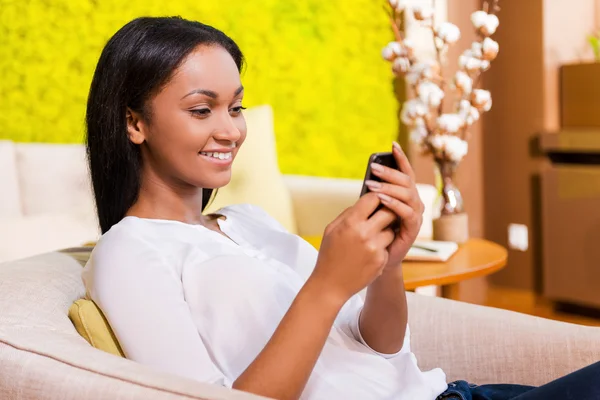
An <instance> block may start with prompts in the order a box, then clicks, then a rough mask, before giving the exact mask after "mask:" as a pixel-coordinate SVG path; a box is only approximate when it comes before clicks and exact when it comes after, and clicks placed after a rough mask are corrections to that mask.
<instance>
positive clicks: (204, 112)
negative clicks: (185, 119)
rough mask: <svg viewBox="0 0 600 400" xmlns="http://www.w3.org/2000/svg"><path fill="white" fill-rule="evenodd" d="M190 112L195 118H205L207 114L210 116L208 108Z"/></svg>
mask: <svg viewBox="0 0 600 400" xmlns="http://www.w3.org/2000/svg"><path fill="white" fill-rule="evenodd" d="M190 112H191V113H192V114H194V115H196V116H200V117H206V116H207V115H208V114H210V109H209V108H199V109H197V110H190Z"/></svg>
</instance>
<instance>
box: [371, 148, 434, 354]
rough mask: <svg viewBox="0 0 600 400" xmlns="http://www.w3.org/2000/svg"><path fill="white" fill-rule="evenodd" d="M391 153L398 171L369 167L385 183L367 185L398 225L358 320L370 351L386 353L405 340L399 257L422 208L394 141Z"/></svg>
mask: <svg viewBox="0 0 600 400" xmlns="http://www.w3.org/2000/svg"><path fill="white" fill-rule="evenodd" d="M393 154H394V157H395V159H396V162H397V163H398V166H399V167H400V170H399V171H398V170H395V169H392V168H388V167H383V166H380V167H379V168H372V169H373V172H374V173H375V174H376V175H377V176H378V177H379V178H381V180H382V181H383V182H384V183H377V182H370V183H369V188H370V189H371V190H372V191H373V192H376V193H378V194H379V196H380V198H381V202H382V203H383V204H384V205H385V206H386V208H387V210H388V211H389V212H393V213H394V214H395V215H396V216H397V217H398V218H399V221H400V222H401V225H400V229H399V230H398V231H397V232H396V237H395V239H394V241H393V242H392V244H391V245H390V247H389V248H388V251H389V259H388V261H387V265H386V267H385V268H384V272H383V274H382V275H381V276H380V277H379V278H378V279H376V280H375V281H374V282H373V283H371V285H369V288H368V289H367V298H366V301H365V306H364V308H363V311H362V313H361V316H360V323H359V327H360V328H359V329H360V332H361V335H362V337H363V339H364V340H365V342H367V344H368V345H369V346H370V347H371V348H372V349H373V350H376V351H378V352H380V353H387V354H392V353H396V352H398V351H400V349H401V348H402V344H403V343H404V336H405V334H406V323H407V319H408V310H407V307H406V293H405V292H404V282H403V276H402V260H403V259H404V257H405V256H406V254H407V253H408V251H409V250H410V247H411V246H412V244H413V243H414V241H415V239H416V238H417V235H418V233H419V229H420V228H421V224H422V222H423V210H424V205H423V202H422V201H421V198H420V197H419V192H418V190H417V186H416V183H415V173H414V171H413V169H412V167H411V165H410V163H409V161H408V158H407V157H406V154H404V152H403V151H402V149H401V148H400V146H399V145H398V143H396V142H394V146H393ZM401 171H402V172H401Z"/></svg>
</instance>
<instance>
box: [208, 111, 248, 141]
mask: <svg viewBox="0 0 600 400" xmlns="http://www.w3.org/2000/svg"><path fill="white" fill-rule="evenodd" d="M218 124H219V125H218V126H217V127H215V130H214V134H213V137H214V139H215V140H219V141H228V142H231V143H235V142H237V141H238V140H240V138H241V136H242V133H241V132H240V130H239V128H238V127H237V125H236V123H235V120H234V118H233V117H232V116H231V115H229V113H226V114H225V115H223V117H221V118H219V122H218Z"/></svg>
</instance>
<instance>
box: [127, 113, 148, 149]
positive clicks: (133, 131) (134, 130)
mask: <svg viewBox="0 0 600 400" xmlns="http://www.w3.org/2000/svg"><path fill="white" fill-rule="evenodd" d="M126 118H127V136H129V140H130V141H131V142H132V143H135V144H142V143H144V141H145V140H146V129H145V128H146V127H145V125H144V121H143V119H142V116H141V115H140V114H138V113H137V112H135V111H133V110H131V109H130V108H129V107H127V114H126Z"/></svg>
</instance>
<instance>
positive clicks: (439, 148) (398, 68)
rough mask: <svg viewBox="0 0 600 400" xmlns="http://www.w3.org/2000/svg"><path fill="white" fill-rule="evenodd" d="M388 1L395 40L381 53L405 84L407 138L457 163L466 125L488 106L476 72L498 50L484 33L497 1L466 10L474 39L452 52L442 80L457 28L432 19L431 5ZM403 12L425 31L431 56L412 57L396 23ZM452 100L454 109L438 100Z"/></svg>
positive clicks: (492, 28)
mask: <svg viewBox="0 0 600 400" xmlns="http://www.w3.org/2000/svg"><path fill="white" fill-rule="evenodd" d="M388 2H389V5H390V7H391V12H390V20H391V23H392V29H393V31H394V36H395V40H394V41H393V42H390V43H389V44H388V45H387V46H385V47H384V48H383V50H382V53H381V54H382V57H383V58H384V59H385V60H387V61H389V62H390V63H391V65H392V71H393V73H394V74H395V75H396V76H398V77H403V78H404V80H405V82H406V84H407V87H408V91H409V100H407V101H405V102H404V103H403V105H402V110H401V112H400V119H401V121H402V123H403V124H404V125H406V126H407V128H408V131H409V134H410V140H411V141H413V142H414V143H416V144H418V145H419V146H420V147H421V148H422V149H423V151H424V152H425V153H427V154H431V155H432V156H433V157H434V158H435V159H436V161H444V160H445V161H450V162H453V163H458V162H460V161H461V160H462V158H463V157H464V156H465V155H466V154H467V151H468V142H467V141H468V137H469V132H470V127H471V126H472V125H473V124H474V123H476V122H477V121H478V120H479V119H480V118H481V114H483V113H484V112H487V111H489V110H490V109H491V108H492V96H491V93H490V92H489V91H487V90H483V89H479V88H478V86H479V83H480V76H481V74H482V73H483V72H484V71H487V70H488V69H489V68H490V67H491V63H492V61H494V60H495V59H496V58H497V57H498V54H499V51H500V46H499V44H498V42H496V41H495V40H493V39H492V38H491V37H490V36H491V35H493V34H494V33H495V32H496V31H497V29H498V27H499V24H500V20H499V19H498V17H497V15H496V13H497V12H498V11H499V7H498V3H499V0H484V5H483V9H482V10H479V11H476V12H474V13H473V14H471V22H472V24H473V27H474V29H475V32H476V33H477V36H478V40H476V41H474V42H473V43H472V44H471V45H470V47H469V48H467V49H466V50H465V51H464V52H463V53H462V54H461V55H460V56H459V57H458V60H457V61H458V71H457V72H456V73H455V74H454V76H452V78H451V80H450V81H449V82H448V83H447V82H446V80H445V79H444V76H443V67H444V66H445V64H446V62H447V61H446V60H445V58H446V57H445V56H446V54H447V50H448V48H449V47H450V46H452V45H454V44H456V43H457V42H458V41H459V40H460V37H461V32H460V29H459V28H458V27H457V26H456V25H454V24H452V23H450V22H441V23H436V20H435V13H434V8H435V7H431V6H428V5H423V4H419V5H411V2H412V1H411V0H388ZM434 2H435V0H434ZM434 5H435V3H434ZM403 16H408V17H412V18H414V20H415V21H417V22H418V23H419V24H421V25H422V26H423V27H426V28H428V29H430V30H431V32H432V34H433V41H434V46H435V49H436V58H435V59H432V60H417V59H416V57H415V44H414V43H413V42H412V41H410V40H409V39H406V38H405V37H404V34H403V33H402V32H401V30H400V28H399V23H398V21H399V20H400V19H401V18H403ZM453 100H456V103H455V104H454V111H453V112H448V107H445V105H444V102H447V101H453Z"/></svg>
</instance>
